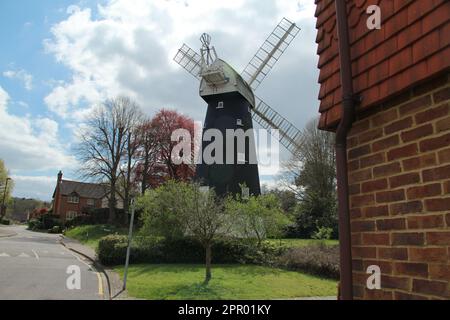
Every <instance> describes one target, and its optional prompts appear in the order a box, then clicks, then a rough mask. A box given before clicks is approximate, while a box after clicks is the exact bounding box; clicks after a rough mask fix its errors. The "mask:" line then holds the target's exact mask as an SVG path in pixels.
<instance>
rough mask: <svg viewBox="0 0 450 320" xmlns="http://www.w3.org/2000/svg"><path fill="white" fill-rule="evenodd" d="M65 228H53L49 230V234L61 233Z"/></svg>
mask: <svg viewBox="0 0 450 320" xmlns="http://www.w3.org/2000/svg"><path fill="white" fill-rule="evenodd" d="M62 231H63V228H62V227H61V226H54V227H53V228H50V229H48V233H61V232H62Z"/></svg>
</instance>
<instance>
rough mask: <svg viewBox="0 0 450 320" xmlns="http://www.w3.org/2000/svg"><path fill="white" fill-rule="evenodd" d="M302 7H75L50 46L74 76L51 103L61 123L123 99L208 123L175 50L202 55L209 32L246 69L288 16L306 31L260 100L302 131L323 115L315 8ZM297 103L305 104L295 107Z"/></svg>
mask: <svg viewBox="0 0 450 320" xmlns="http://www.w3.org/2000/svg"><path fill="white" fill-rule="evenodd" d="M304 3H305V2H299V1H297V2H296V1H292V0H276V1H275V0H272V1H264V2H263V3H262V2H261V1H257V0H232V1H208V2H205V1H146V0H136V1H133V5H132V6H130V4H129V1H126V0H110V1H107V2H106V4H104V5H98V7H97V8H83V7H78V6H70V7H69V8H68V9H67V13H68V17H67V19H66V20H63V21H61V22H59V23H58V24H56V25H54V26H53V27H52V29H51V32H52V35H53V36H52V38H51V39H47V40H46V41H45V47H46V50H47V52H49V53H51V54H53V55H54V56H55V58H56V59H57V61H58V62H60V63H62V64H64V65H65V66H67V67H68V68H69V69H70V70H71V71H72V77H71V79H70V80H68V81H66V82H64V83H59V84H55V85H54V87H53V90H52V91H51V92H50V93H49V94H48V96H47V97H46V98H45V102H46V104H47V105H48V107H49V109H50V110H52V111H53V112H55V113H56V114H58V115H59V116H61V117H64V118H72V119H77V120H79V119H80V118H82V117H83V115H84V114H85V113H86V110H89V108H90V107H91V106H92V105H93V104H95V103H97V102H98V101H99V100H102V99H105V98H107V97H112V96H116V95H118V94H124V95H129V96H131V97H132V98H134V99H136V100H137V101H138V102H139V103H140V105H141V106H142V107H143V108H144V109H145V110H146V111H147V112H150V111H155V110H156V109H159V108H162V107H165V108H176V109H178V110H179V111H181V112H184V113H186V114H188V115H190V116H191V117H193V118H195V119H196V120H202V119H203V118H204V113H205V108H204V102H203V101H202V100H201V98H199V97H198V83H196V82H195V81H194V79H193V78H192V77H191V76H189V75H187V74H186V73H185V71H184V70H182V69H181V68H180V67H179V66H178V65H177V64H176V63H175V62H173V61H172V58H173V56H174V55H175V53H176V51H177V49H178V48H179V47H180V46H181V45H182V44H183V43H184V42H186V43H187V44H189V45H190V46H191V47H193V48H194V49H198V48H199V47H200V42H199V40H198V39H199V37H200V35H201V34H202V33H203V32H208V33H210V34H211V36H212V44H213V45H214V46H215V47H216V50H217V52H218V54H219V56H220V57H222V58H224V59H226V60H227V61H228V62H230V63H231V64H232V65H233V66H235V67H236V69H237V70H242V69H243V68H244V67H245V65H246V63H247V62H248V61H249V60H250V58H251V57H252V55H253V54H254V53H255V52H256V50H257V49H258V47H259V45H261V44H262V42H263V41H264V40H265V38H266V36H267V35H268V34H269V33H270V32H271V30H272V29H273V28H274V27H275V25H276V24H277V23H278V21H279V20H280V19H281V18H282V17H283V16H286V17H288V18H289V19H290V20H292V21H295V22H297V23H298V24H299V26H300V27H302V28H303V31H302V32H301V33H300V34H299V36H298V39H296V40H295V41H294V43H293V44H292V45H291V48H289V49H288V51H287V53H286V54H285V56H284V57H283V58H282V59H281V61H280V63H279V65H278V66H276V67H275V69H274V70H273V71H272V72H271V75H270V76H269V77H268V79H267V80H266V83H265V84H263V85H262V86H261V89H260V90H258V94H259V95H262V97H263V98H264V100H266V101H267V102H268V103H270V104H274V106H275V108H276V109H277V110H279V111H281V113H282V114H284V115H286V116H287V117H290V116H295V117H292V119H293V122H294V123H295V124H297V125H298V126H302V125H303V124H304V122H306V120H307V119H308V118H310V117H311V116H313V115H314V114H316V112H317V109H316V108H317V102H316V101H317V91H318V86H317V84H316V83H317V72H316V71H315V65H316V61H317V57H316V53H315V50H316V45H315V42H314V40H315V27H314V23H315V19H314V15H313V13H314V4H313V3H312V2H311V3H309V2H307V4H304ZM305 69H308V70H307V71H305ZM271 78H272V79H271ZM298 95H302V96H301V99H300V97H298ZM295 99H297V100H298V101H301V102H302V103H304V102H306V104H304V105H300V102H298V103H295V105H293V104H292V101H293V100H295ZM299 114H303V115H304V116H299ZM306 115H307V116H306Z"/></svg>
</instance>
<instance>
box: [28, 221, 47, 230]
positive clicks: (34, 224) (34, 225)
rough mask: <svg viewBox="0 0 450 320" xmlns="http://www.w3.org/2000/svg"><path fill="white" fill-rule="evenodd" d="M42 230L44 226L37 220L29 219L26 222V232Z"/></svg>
mask: <svg viewBox="0 0 450 320" xmlns="http://www.w3.org/2000/svg"><path fill="white" fill-rule="evenodd" d="M42 229H44V226H43V224H42V222H41V221H39V220H38V219H31V220H29V221H28V230H33V231H35V230H42Z"/></svg>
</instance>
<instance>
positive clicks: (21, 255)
mask: <svg viewBox="0 0 450 320" xmlns="http://www.w3.org/2000/svg"><path fill="white" fill-rule="evenodd" d="M18 257H19V258H29V257H30V256H29V255H28V254H26V253H24V252H22V253H21V254H19V255H18Z"/></svg>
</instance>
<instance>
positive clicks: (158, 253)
mask: <svg viewBox="0 0 450 320" xmlns="http://www.w3.org/2000/svg"><path fill="white" fill-rule="evenodd" d="M127 243H128V240H127V237H126V236H124V235H109V236H106V237H103V238H102V239H101V240H100V242H99V245H98V249H97V250H98V251H97V253H98V257H99V259H100V262H101V263H102V264H104V265H117V264H122V263H124V262H125V255H126V248H127ZM281 250H283V249H280V248H277V247H274V246H271V245H269V244H264V245H262V246H259V247H258V246H256V244H255V242H253V241H252V242H250V241H245V240H242V239H218V240H216V241H214V244H213V246H212V262H213V263H244V264H245V263H247V264H273V263H274V262H275V261H276V256H277V255H278V254H280V252H281ZM204 261H205V249H204V248H203V246H202V245H201V244H200V243H199V242H197V241H196V240H195V239H192V238H180V239H170V240H169V239H159V240H156V239H153V240H152V241H142V242H140V243H137V242H133V243H132V246H131V253H130V263H204Z"/></svg>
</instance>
